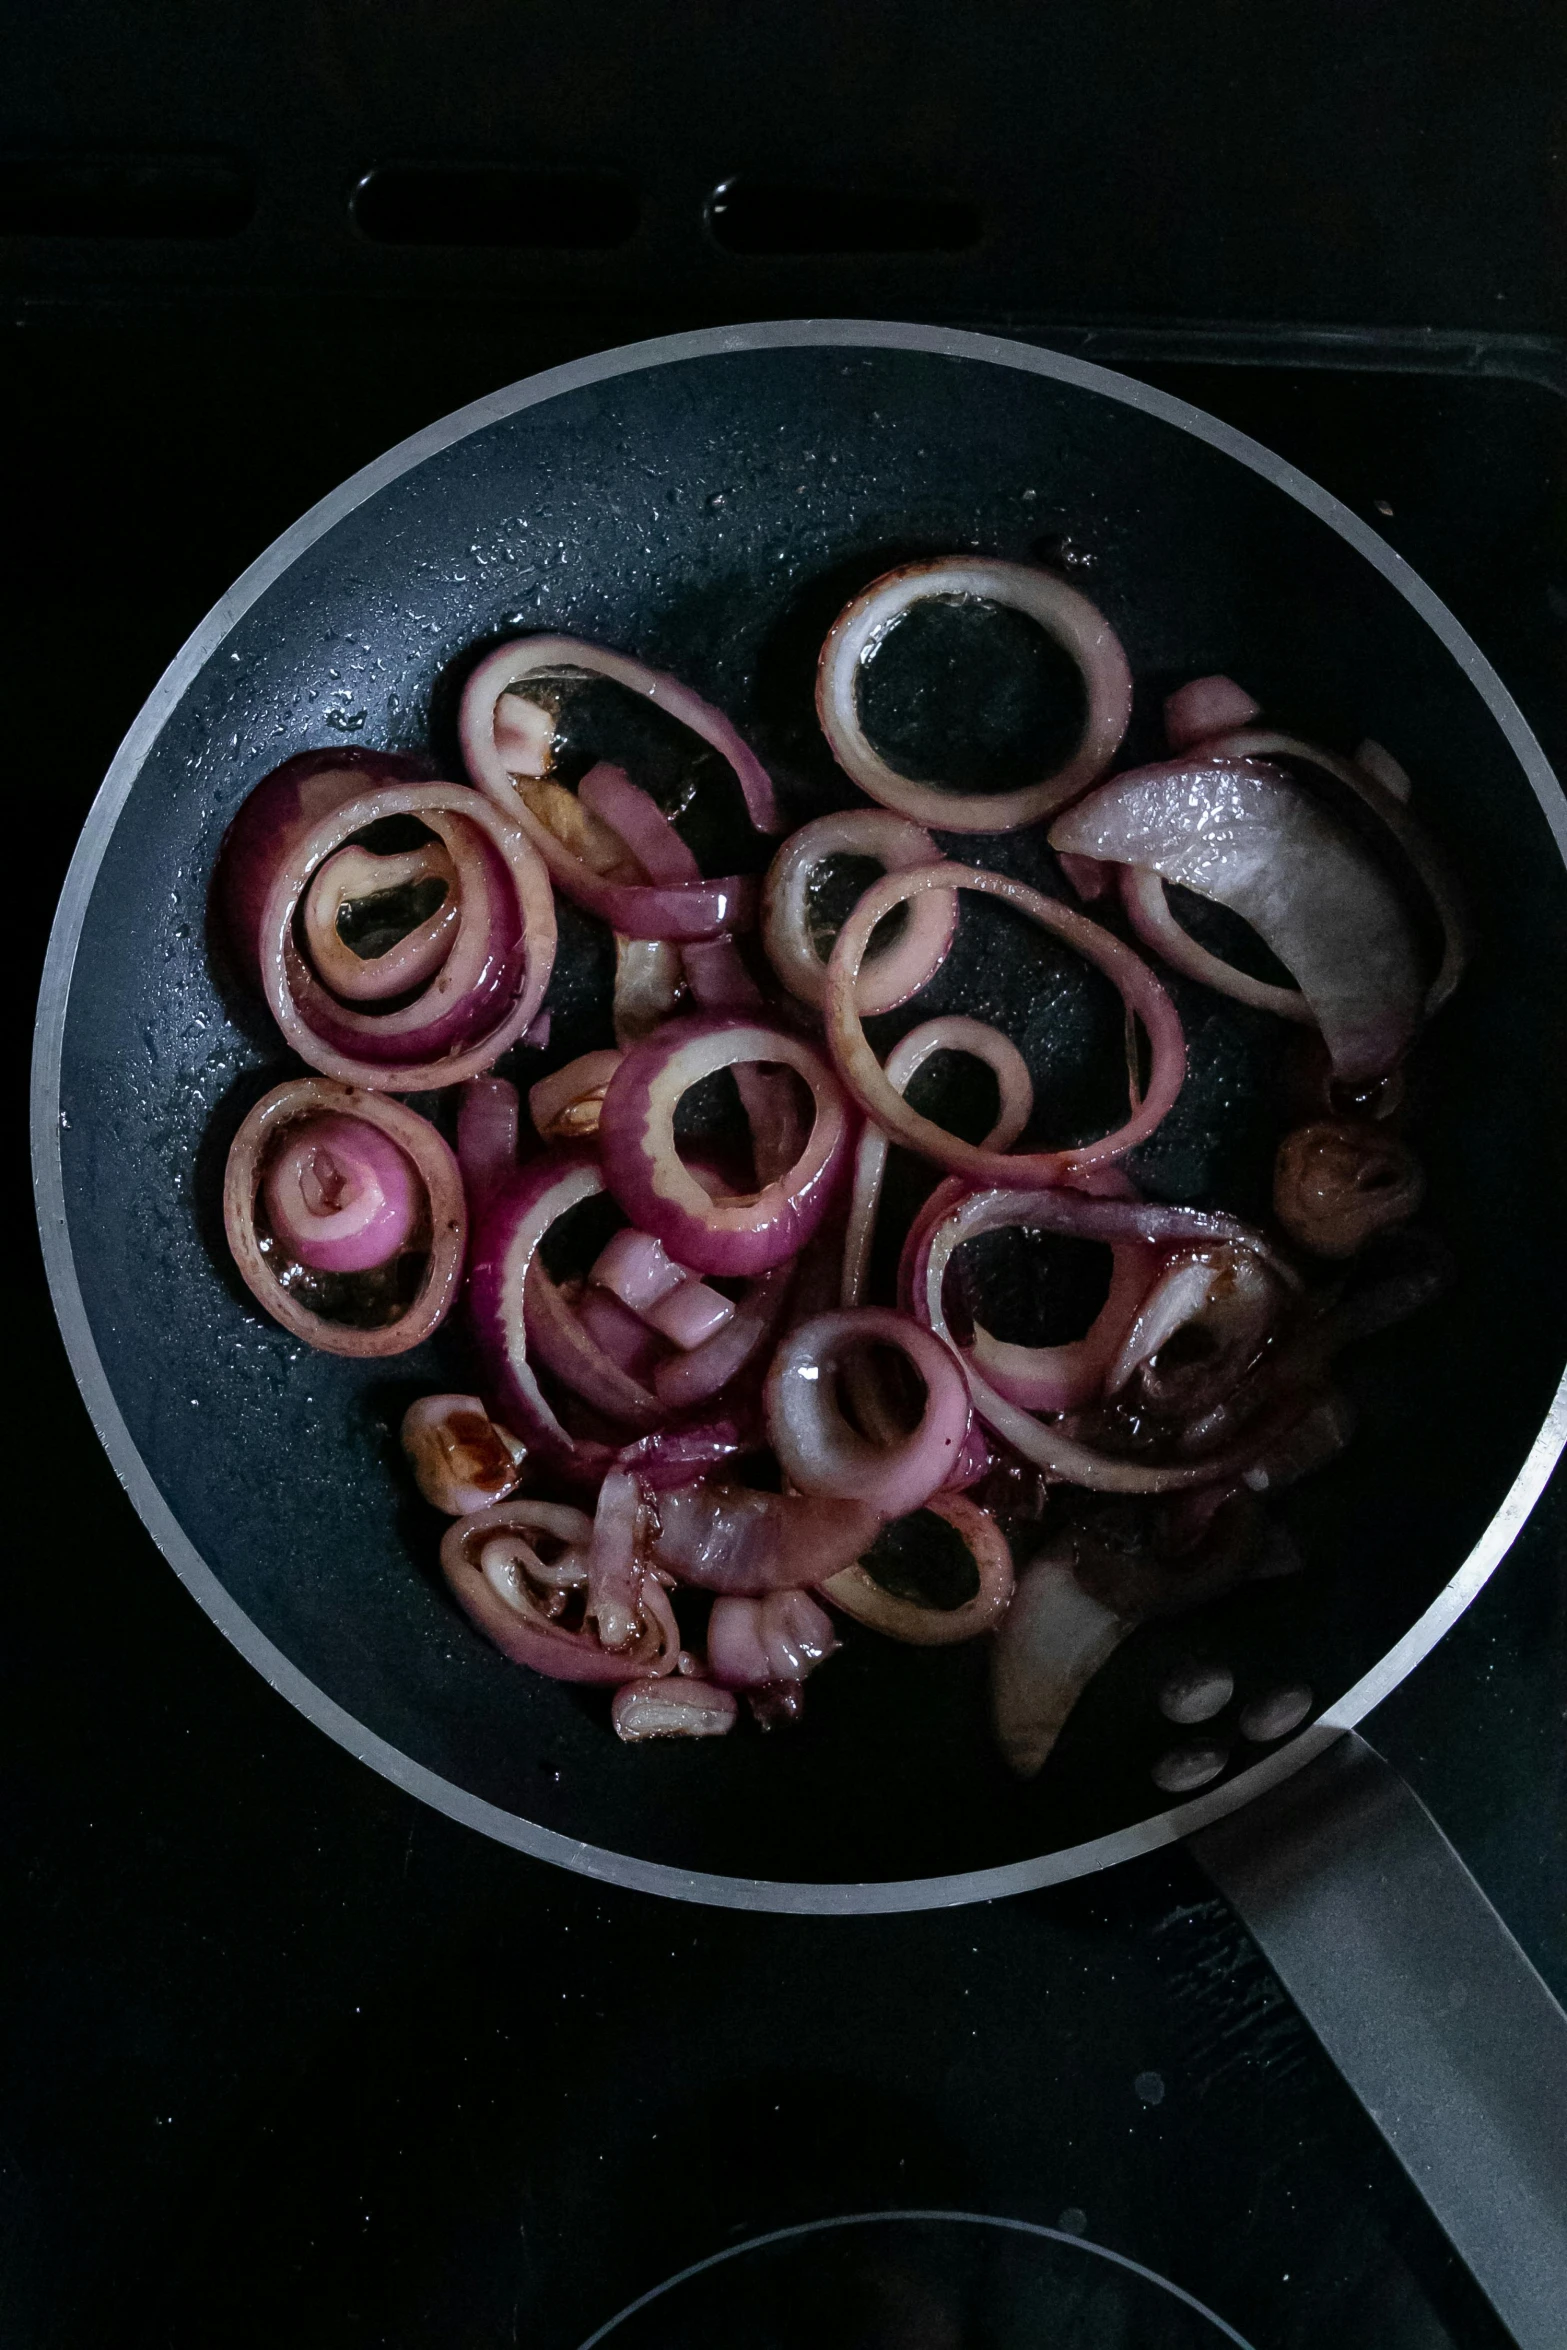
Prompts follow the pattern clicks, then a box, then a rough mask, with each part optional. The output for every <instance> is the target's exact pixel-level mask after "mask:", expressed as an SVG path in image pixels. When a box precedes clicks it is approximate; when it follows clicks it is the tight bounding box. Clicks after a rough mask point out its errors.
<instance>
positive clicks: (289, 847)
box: [213, 749, 430, 972]
mask: <svg viewBox="0 0 1567 2350" xmlns="http://www.w3.org/2000/svg"><path fill="white" fill-rule="evenodd" d="M429 772H430V771H429V769H428V767H426V766H425V765H424V763H423V762H422V761H421V760H418V759H410V758H405V757H404V756H403V755H402V754H401V753H400V752H397V751H368V750H357V749H349V750H341V751H338V750H333V751H300V752H298V753H297V754H296V755H295V757H293V758H292V759H285V760H284V762H283V764H282V766H281V767H274V768H273V770H272V772H271V774H270V775H267V776H263V778H262V780H261V782H260V783H258V784H257V785H256V788H255V790H254V791H253V792H252V793H251V794H250V796H249V798H248V799H247V800H246V801H245V803H244V806H243V807H242V808H241V809H240V811H239V814H238V815H237V816H236V817H235V819H234V821H233V823H232V824H231V825H230V826H229V828H228V831H227V832H226V833H225V834H224V836H223V846H222V848H221V849H220V850H219V852H218V863H217V870H216V872H215V874H214V876H213V894H214V896H215V898H216V901H217V904H218V907H219V910H220V912H221V915H222V920H223V926H224V929H225V930H226V932H227V934H228V937H229V942H230V944H231V946H232V947H233V950H234V953H235V955H236V956H237V958H238V960H239V961H240V963H241V964H242V966H243V967H244V969H245V970H246V971H249V972H254V971H256V970H257V969H258V968H259V965H260V961H261V915H262V910H263V908H264V907H265V905H266V902H267V894H268V892H269V891H270V889H271V887H272V884H273V882H274V880H275V879H276V877H277V873H278V869H279V867H280V866H281V865H283V864H284V863H286V861H287V860H288V858H289V857H290V856H291V855H292V854H293V852H294V850H295V849H296V848H297V847H298V845H299V843H300V842H301V841H302V840H303V839H304V838H305V836H306V835H307V834H308V833H311V832H313V831H314V830H315V828H316V826H317V825H318V824H319V823H321V821H322V820H323V818H325V817H327V816H330V815H331V813H332V811H333V810H334V809H335V808H340V807H341V806H342V804H343V802H344V801H345V800H357V799H359V798H360V797H362V795H363V794H364V793H365V792H370V791H379V790H381V789H382V788H383V787H384V786H386V785H388V784H397V783H419V782H423V781H424V780H426V779H427V777H428V775H429Z"/></svg>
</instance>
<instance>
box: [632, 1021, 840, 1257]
mask: <svg viewBox="0 0 1567 2350" xmlns="http://www.w3.org/2000/svg"><path fill="white" fill-rule="evenodd" d="M755 1061H777V1062H781V1063H782V1064H783V1065H784V1066H785V1067H786V1068H789V1069H793V1070H795V1071H796V1072H797V1073H798V1074H799V1075H800V1076H801V1077H803V1078H804V1080H805V1082H806V1084H807V1085H808V1086H809V1087H810V1089H811V1093H812V1096H813V1097H814V1100H815V1104H816V1115H815V1119H814V1121H813V1123H812V1126H811V1131H810V1134H809V1135H808V1136H807V1138H806V1142H805V1146H804V1149H803V1151H802V1152H801V1154H800V1156H799V1158H798V1159H796V1161H795V1163H794V1165H793V1166H792V1167H791V1168H789V1169H788V1170H787V1171H786V1173H785V1174H783V1175H781V1176H775V1177H774V1178H773V1179H772V1180H771V1181H768V1182H764V1183H763V1184H762V1185H761V1186H760V1188H759V1189H758V1190H757V1191H755V1192H753V1193H751V1194H748V1195H744V1196H739V1195H734V1194H730V1193H720V1194H719V1195H718V1196H717V1197H716V1198H715V1197H713V1196H712V1195H711V1194H710V1193H709V1192H708V1191H706V1190H704V1188H703V1186H702V1185H701V1183H699V1182H698V1180H697V1178H696V1176H695V1175H694V1174H692V1173H691V1172H690V1171H689V1170H688V1169H687V1168H686V1167H685V1166H684V1165H683V1164H682V1162H681V1159H680V1154H679V1151H678V1149H677V1148H676V1144H675V1127H674V1119H675V1110H676V1107H677V1105H678V1103H679V1101H680V1099H681V1097H682V1095H683V1094H685V1093H686V1092H687V1091H688V1090H689V1089H690V1087H691V1086H693V1085H695V1084H696V1083H697V1082H698V1080H699V1079H701V1078H703V1077H709V1076H712V1075H714V1074H716V1073H717V1071H719V1070H721V1069H731V1068H733V1067H734V1066H735V1065H736V1063H742V1064H743V1063H748V1062H755ZM599 1145H600V1148H601V1150H602V1152H603V1157H604V1169H605V1174H606V1177H607V1180H608V1183H609V1188H610V1190H611V1191H612V1192H613V1193H614V1195H615V1197H616V1199H618V1200H619V1202H620V1204H621V1206H622V1207H623V1208H624V1209H625V1211H626V1214H627V1215H628V1216H629V1217H630V1218H631V1220H632V1222H633V1223H634V1224H636V1225H637V1226H639V1228H640V1229H641V1230H642V1231H644V1232H651V1233H654V1234H656V1235H657V1237H658V1238H659V1239H660V1240H661V1241H662V1242H663V1243H664V1246H665V1247H666V1248H667V1249H668V1251H669V1253H670V1255H671V1256H672V1257H674V1258H675V1259H676V1261H677V1262H678V1263H680V1264H682V1265H688V1266H690V1267H691V1269H692V1271H693V1272H697V1273H763V1272H766V1270H767V1269H768V1267H769V1266H771V1265H778V1264H782V1263H783V1262H784V1260H785V1259H786V1258H788V1257H792V1256H794V1255H796V1254H797V1253H798V1251H799V1250H800V1248H802V1247H803V1245H804V1243H805V1242H806V1241H807V1240H808V1239H809V1238H810V1236H811V1234H812V1233H813V1232H814V1231H815V1229H816V1227H817V1225H818V1224H819V1223H820V1222H821V1220H822V1217H823V1216H824V1215H825V1214H826V1212H827V1208H828V1205H829V1203H830V1201H831V1199H832V1195H833V1191H834V1189H835V1187H836V1184H837V1181H838V1177H839V1174H840V1171H841V1169H842V1167H843V1165H844V1162H845V1159H846V1158H847V1155H848V1149H849V1118H848V1111H847V1108H846V1105H845V1103H844V1099H843V1095H842V1092H841V1090H840V1088H839V1085H838V1081H837V1079H836V1078H835V1077H834V1076H833V1074H832V1071H831V1070H830V1069H829V1068H828V1067H827V1065H826V1064H825V1062H823V1060H822V1059H821V1057H820V1055H819V1054H817V1053H814V1052H813V1051H812V1050H811V1048H810V1047H809V1046H808V1045H806V1044H802V1043H801V1042H800V1041H799V1039H798V1038H796V1037H792V1036H785V1035H783V1034H782V1033H781V1032H780V1031H778V1030H775V1029H771V1028H763V1027H761V1026H759V1025H758V1024H757V1023H756V1022H755V1021H752V1020H747V1019H743V1018H738V1017H729V1018H725V1017H711V1018H688V1019H682V1020H671V1021H669V1022H668V1023H667V1024H666V1026H664V1027H663V1028H661V1029H659V1030H658V1031H657V1032H656V1034H654V1035H653V1036H650V1037H648V1038H647V1039H646V1040H645V1042H643V1043H642V1044H639V1045H635V1046H633V1048H632V1049H631V1051H630V1052H628V1053H627V1054H626V1056H625V1059H624V1060H623V1061H622V1062H621V1064H620V1067H619V1068H618V1069H617V1070H616V1072H615V1074H614V1076H613V1077H612V1078H611V1080H610V1082H609V1086H608V1089H607V1091H606V1092H605V1095H604V1103H603V1107H602V1109H601V1111H600V1113H599Z"/></svg>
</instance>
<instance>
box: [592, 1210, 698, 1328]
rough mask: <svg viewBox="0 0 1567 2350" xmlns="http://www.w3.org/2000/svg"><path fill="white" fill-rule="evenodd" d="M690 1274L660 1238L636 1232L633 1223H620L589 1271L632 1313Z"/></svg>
mask: <svg viewBox="0 0 1567 2350" xmlns="http://www.w3.org/2000/svg"><path fill="white" fill-rule="evenodd" d="M690 1278H691V1273H690V1269H689V1267H687V1266H685V1265H677V1264H676V1263H675V1262H674V1259H673V1258H672V1257H671V1256H669V1255H668V1253H667V1252H666V1250H665V1248H664V1244H663V1242H662V1241H661V1240H655V1239H654V1237H653V1235H652V1233H651V1232H639V1231H638V1230H637V1228H636V1226H635V1225H634V1224H627V1225H624V1226H622V1228H621V1230H620V1231H619V1232H617V1233H615V1234H614V1236H613V1238H612V1239H610V1240H609V1241H608V1242H607V1243H606V1244H605V1246H604V1248H603V1249H602V1250H601V1251H600V1253H599V1257H598V1261H597V1263H596V1264H595V1265H594V1267H593V1271H592V1273H591V1274H590V1275H589V1279H590V1280H593V1281H596V1282H597V1283H598V1285H599V1287H600V1288H601V1289H607V1290H608V1291H609V1292H610V1294H611V1295H612V1296H613V1297H618V1298H619V1300H620V1302H621V1304H622V1305H623V1306H629V1307H630V1308H631V1311H632V1312H633V1313H634V1314H642V1313H645V1312H646V1310H647V1308H648V1307H649V1306H654V1305H657V1303H658V1301H659V1299H660V1298H661V1297H668V1295H669V1293H670V1291H671V1290H672V1289H678V1288H679V1287H680V1284H681V1282H682V1281H689V1280H690Z"/></svg>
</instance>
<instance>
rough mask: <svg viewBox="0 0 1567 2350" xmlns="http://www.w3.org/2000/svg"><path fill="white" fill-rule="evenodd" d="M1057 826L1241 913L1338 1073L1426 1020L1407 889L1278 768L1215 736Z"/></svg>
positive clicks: (1368, 1059)
mask: <svg viewBox="0 0 1567 2350" xmlns="http://www.w3.org/2000/svg"><path fill="white" fill-rule="evenodd" d="M1050 839H1051V845H1052V847H1056V848H1064V849H1070V850H1072V851H1074V852H1077V853H1081V854H1083V855H1086V856H1095V857H1107V858H1111V859H1113V860H1115V861H1116V862H1117V863H1120V864H1124V865H1137V866H1142V867H1144V868H1146V869H1148V870H1150V871H1152V872H1155V873H1158V874H1160V875H1161V876H1162V877H1163V878H1164V879H1165V880H1166V881H1179V882H1181V883H1183V884H1184V885H1185V887H1186V888H1188V889H1194V890H1196V891H1197V892H1198V893H1199V894H1200V895H1201V896H1203V897H1208V898H1213V899H1215V900H1217V902H1218V903H1219V904H1220V905H1224V906H1228V907H1229V908H1230V909H1231V911H1232V912H1234V913H1236V914H1239V915H1240V916H1242V918H1243V919H1244V920H1245V921H1247V922H1249V923H1250V924H1251V927H1252V928H1253V930H1255V931H1256V932H1257V934H1258V936H1259V937H1260V938H1262V939H1263V940H1264V941H1265V942H1266V944H1267V945H1268V946H1269V947H1270V948H1271V949H1272V950H1273V952H1274V954H1276V955H1277V956H1278V958H1279V961H1280V962H1281V963H1282V964H1283V965H1284V967H1285V969H1286V970H1287V971H1288V972H1289V973H1290V975H1291V977H1292V978H1293V979H1294V980H1295V982H1296V984H1297V985H1298V986H1299V988H1300V990H1301V993H1302V995H1303V996H1304V997H1305V999H1306V1002H1307V1004H1308V1006H1309V1007H1310V1010H1311V1013H1312V1017H1313V1018H1314V1019H1315V1021H1316V1023H1317V1025H1318V1027H1319V1028H1320V1029H1321V1031H1322V1035H1323V1040H1324V1042H1325V1043H1326V1045H1327V1047H1328V1051H1329V1054H1330V1055H1331V1058H1332V1061H1333V1067H1334V1070H1335V1073H1336V1074H1337V1075H1338V1076H1339V1077H1341V1078H1346V1079H1358V1078H1366V1077H1374V1076H1378V1075H1380V1074H1381V1073H1382V1072H1383V1071H1384V1070H1386V1069H1388V1068H1390V1067H1391V1066H1392V1065H1393V1063H1394V1062H1395V1061H1397V1060H1398V1059H1399V1058H1400V1057H1401V1055H1402V1054H1403V1052H1404V1050H1405V1048H1406V1047H1407V1045H1408V1044H1409V1041H1410V1039H1411V1037H1412V1036H1413V1035H1414V1032H1415V1030H1416V1028H1417V1027H1418V1026H1419V1023H1420V1017H1421V1011H1422V1007H1423V998H1424V993H1425V990H1424V986H1423V983H1422V980H1421V977H1420V966H1419V958H1418V955H1417V952H1416V948H1415V941H1414V937H1413V935H1412V933H1411V931H1410V927H1409V923H1408V920H1407V918H1406V916H1405V913H1404V909H1403V906H1402V904H1401V903H1400V901H1399V897H1398V893H1397V891H1396V890H1395V889H1394V887H1393V884H1392V882H1391V881H1390V880H1389V879H1388V878H1387V875H1386V874H1385V873H1384V872H1383V870H1382V868H1381V866H1380V865H1379V864H1378V863H1377V861H1376V859H1375V858H1374V857H1373V856H1372V854H1371V853H1370V851H1369V850H1368V849H1366V848H1364V847H1363V846H1362V845H1361V843H1360V842H1359V841H1358V840H1357V839H1356V838H1355V837H1354V835H1353V834H1351V833H1349V832H1347V831H1346V830H1345V829H1344V828H1343V826H1342V825H1340V824H1339V823H1338V822H1337V821H1336V820H1335V819H1334V818H1333V817H1332V816H1331V815H1329V814H1328V812H1327V811H1326V810H1325V809H1324V808H1322V807H1321V806H1320V805H1319V804H1318V803H1317V802H1316V801H1315V800H1313V799H1312V797H1311V796H1310V794H1309V793H1307V792H1305V791H1303V790H1302V789H1301V787H1300V786H1299V785H1298V784H1296V783H1294V782H1292V781H1291V779H1290V777H1289V776H1287V775H1285V774H1284V773H1282V771H1281V770H1279V769H1278V768H1275V767H1268V766H1265V765H1262V764H1261V763H1258V762H1246V761H1242V760H1239V759H1235V758H1231V757H1229V756H1228V755H1220V754H1218V753H1215V752H1214V751H1213V750H1212V749H1211V748H1210V749H1207V750H1204V751H1203V752H1202V753H1201V754H1200V755H1198V756H1196V757H1191V758H1186V759H1175V760H1170V761H1168V762H1167V763H1165V764H1164V765H1162V766H1158V767H1145V768H1141V769H1135V770H1134V771H1133V772H1132V773H1130V774H1127V775H1120V776H1117V777H1116V778H1115V780H1114V781H1113V782H1112V783H1107V784H1102V785H1101V786H1100V787H1099V789H1098V790H1097V791H1095V792H1092V793H1091V794H1090V795H1089V797H1088V799H1087V800H1086V801H1085V802H1084V803H1083V804H1082V805H1081V806H1080V807H1077V808H1074V809H1072V811H1071V812H1070V813H1069V814H1068V815H1066V816H1063V817H1061V818H1060V819H1059V820H1058V821H1057V823H1056V824H1055V825H1054V826H1053V827H1052V830H1051V835H1050Z"/></svg>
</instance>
